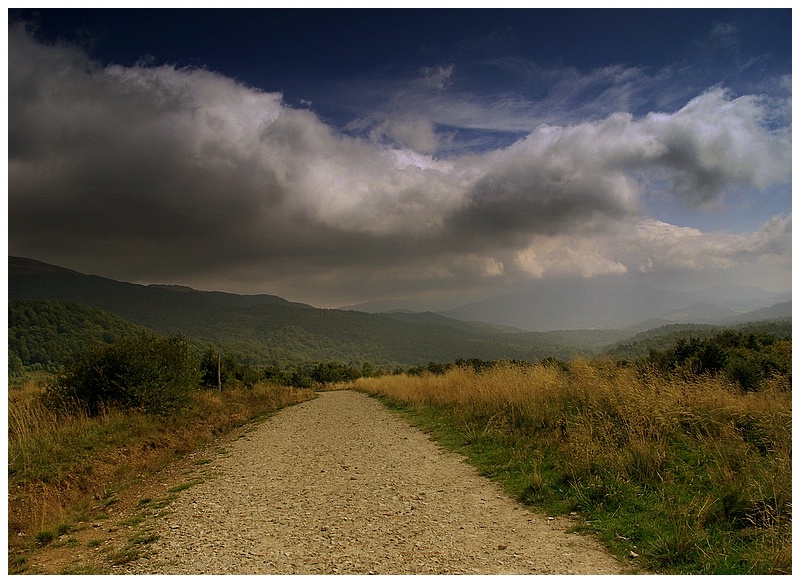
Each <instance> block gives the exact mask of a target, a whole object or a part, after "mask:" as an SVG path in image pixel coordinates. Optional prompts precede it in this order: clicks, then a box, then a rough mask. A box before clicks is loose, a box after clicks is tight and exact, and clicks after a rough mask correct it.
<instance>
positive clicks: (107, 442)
mask: <svg viewBox="0 0 800 583" xmlns="http://www.w3.org/2000/svg"><path fill="white" fill-rule="evenodd" d="M46 382H47V380H46V379H42V378H40V379H33V380H31V381H29V382H27V383H25V384H24V385H22V386H18V387H11V388H9V393H8V401H9V408H8V423H9V437H8V476H9V477H8V556H9V565H8V569H9V571H8V572H9V573H25V572H26V570H27V565H28V559H29V557H30V556H31V554H33V553H35V552H37V551H38V550H41V549H42V548H44V547H46V546H47V545H50V544H51V543H53V542H54V541H57V540H59V539H63V538H64V537H67V538H70V537H69V533H70V531H71V529H73V527H74V525H75V524H77V523H86V522H89V521H91V520H93V519H94V517H95V516H96V515H98V514H102V513H103V512H104V511H105V509H106V508H107V507H108V506H110V505H111V504H114V503H115V502H116V497H117V495H118V494H120V493H121V492H124V491H125V490H126V489H127V488H130V487H131V486H133V485H135V484H137V483H140V482H142V481H143V480H146V479H147V478H148V477H149V476H152V475H153V474H155V473H156V472H157V471H159V470H160V469H162V468H165V467H166V466H168V465H170V464H172V463H174V462H175V461H176V460H180V459H181V458H183V457H184V456H186V455H187V454H190V453H191V452H193V451H195V450H197V449H199V448H200V447H201V446H203V445H204V444H206V443H208V442H210V441H211V440H212V439H214V438H215V437H218V436H221V435H223V434H226V433H227V432H230V431H231V430H233V429H235V428H238V427H241V426H242V425H245V424H246V423H249V422H252V421H256V420H259V419H262V418H265V417H267V416H269V415H271V414H273V413H274V412H276V411H277V410H279V409H281V408H283V407H285V406H288V405H292V404H295V403H299V402H302V401H305V400H308V399H310V398H313V395H314V393H313V391H311V390H297V389H292V388H289V387H283V386H278V385H268V384H259V385H256V386H255V387H253V388H252V389H244V388H242V389H225V390H223V391H221V392H220V391H217V390H200V389H198V390H196V391H195V392H194V393H193V394H192V398H191V401H190V403H189V405H188V406H187V407H186V408H185V409H183V410H182V411H181V412H180V413H177V414H175V415H172V416H169V417H159V416H153V415H146V414H142V413H137V412H131V411H117V410H108V411H105V412H104V413H103V414H102V415H100V416H97V417H88V416H86V415H82V414H78V413H74V412H66V411H53V410H52V408H48V407H47V406H46V405H45V404H44V402H43V400H42V395H43V394H44V385H45V383H46ZM139 542H141V541H139Z"/></svg>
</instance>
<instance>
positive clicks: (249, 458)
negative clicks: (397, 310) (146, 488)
mask: <svg viewBox="0 0 800 583" xmlns="http://www.w3.org/2000/svg"><path fill="white" fill-rule="evenodd" d="M203 468H204V471H205V472H206V474H207V476H208V477H207V478H206V480H205V481H204V482H202V483H200V484H196V485H193V486H191V487H190V488H188V489H186V490H184V491H183V492H181V493H180V494H179V495H178V496H177V498H176V499H175V500H174V501H173V502H172V503H171V505H170V506H169V509H168V512H167V513H165V514H164V515H163V516H161V517H160V518H157V519H155V520H157V523H156V524H155V526H154V528H155V532H156V533H157V534H158V535H159V537H160V538H159V539H158V540H157V541H156V542H155V543H153V544H152V545H151V550H152V553H151V554H150V555H149V556H147V557H145V558H142V559H139V560H138V561H136V562H134V563H131V564H129V565H127V567H126V572H127V573H129V574H331V573H341V574H368V573H373V574H386V575H388V574H409V575H410V574H457V573H464V574H505V573H516V574H526V573H530V574H544V573H550V574H614V573H621V572H624V566H623V565H622V564H621V563H619V562H618V561H617V560H616V559H614V558H613V557H611V556H610V555H609V554H608V553H607V552H606V551H605V550H604V549H603V548H602V546H601V545H600V544H599V543H597V542H596V541H595V540H594V539H592V538H591V537H589V536H586V535H579V534H574V533H567V532H566V530H567V528H568V527H569V526H570V525H571V521H570V520H569V519H567V518H563V517H547V516H541V515H536V514H532V513H531V512H529V511H528V510H526V509H525V508H524V507H522V506H521V505H519V504H517V503H515V502H514V501H512V500H510V499H509V498H508V497H507V496H505V495H504V494H503V493H502V492H501V490H500V489H499V487H498V486H497V485H495V484H494V483H492V482H490V481H489V480H487V479H486V478H483V477H481V476H480V475H479V474H478V473H477V472H476V470H475V469H474V468H472V467H471V466H469V465H467V464H466V463H465V462H464V461H463V459H462V458H461V457H460V456H459V455H457V454H454V453H450V452H447V451H445V450H443V449H441V448H440V447H439V446H437V445H436V444H435V443H433V442H432V441H431V440H430V439H429V438H428V437H427V436H426V435H425V434H423V433H422V432H421V431H419V430H417V429H415V428H412V427H410V426H409V425H408V424H407V423H406V422H405V421H403V420H402V419H401V418H399V417H398V416H396V415H394V414H393V413H391V412H390V411H388V410H387V409H386V408H385V407H384V406H383V405H381V404H380V403H379V402H378V401H376V400H374V399H372V398H370V397H368V396H366V395H363V394H360V393H356V392H353V391H336V392H327V393H321V394H319V396H318V397H317V398H316V399H314V400H313V401H308V402H306V403H303V404H300V405H296V406H293V407H289V408H287V409H284V410H282V411H281V412H280V413H278V414H277V415H276V416H274V417H272V418H271V419H269V420H268V421H266V422H264V423H262V424H260V425H257V426H256V427H255V429H254V430H253V431H251V432H249V433H247V434H245V436H243V437H242V438H240V439H239V440H238V441H235V442H233V443H231V444H230V445H229V446H228V447H227V450H226V451H225V452H224V453H222V454H219V455H217V456H216V457H215V458H214V459H212V460H210V462H209V463H207V464H205V465H204V466H203Z"/></svg>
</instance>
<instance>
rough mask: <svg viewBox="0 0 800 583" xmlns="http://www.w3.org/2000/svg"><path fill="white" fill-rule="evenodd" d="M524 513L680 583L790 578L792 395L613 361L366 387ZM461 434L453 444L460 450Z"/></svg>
mask: <svg viewBox="0 0 800 583" xmlns="http://www.w3.org/2000/svg"><path fill="white" fill-rule="evenodd" d="M354 386H355V387H356V388H357V389H359V390H362V391H365V392H367V393H370V394H373V395H379V396H381V397H383V398H384V399H387V400H389V401H390V402H391V403H394V404H399V405H402V406H403V407H405V408H406V409H409V410H411V411H413V412H414V413H415V414H416V416H417V418H418V419H426V420H427V421H422V423H427V426H428V427H430V428H433V429H436V428H437V427H438V428H439V433H440V434H443V431H442V428H444V429H449V430H450V432H449V439H450V440H451V441H453V440H455V441H456V443H458V444H459V445H460V446H461V447H462V448H463V449H464V451H465V453H466V454H467V455H468V456H469V457H471V458H472V459H473V460H474V461H475V463H477V464H478V465H479V466H480V467H481V468H482V470H483V471H484V473H486V474H488V475H491V476H494V477H497V478H499V479H501V480H503V481H504V482H505V483H506V485H507V486H508V488H509V489H510V490H511V491H512V492H513V493H514V494H515V495H516V496H518V497H519V498H520V499H521V500H523V501H526V502H528V503H532V504H535V505H537V506H542V507H545V508H547V509H548V510H549V511H551V512H555V511H559V512H572V511H575V512H579V513H580V514H581V515H582V516H584V517H585V518H586V520H587V521H588V522H589V523H590V525H591V526H590V528H591V529H593V530H595V531H596V532H597V533H598V534H599V535H600V536H601V537H602V538H603V539H604V540H605V541H606V542H607V543H608V544H609V546H611V547H612V548H614V549H615V550H616V551H617V552H619V553H620V554H623V555H629V556H633V555H630V553H631V551H633V553H634V554H635V555H637V556H638V559H637V560H638V563H639V564H641V565H642V566H644V567H646V568H647V569H650V570H655V571H658V572H668V573H785V572H790V571H791V484H792V481H791V444H792V440H791V386H790V380H789V379H786V378H784V377H776V378H773V379H771V380H770V381H768V382H766V383H764V386H763V388H762V389H761V390H760V391H759V392H751V393H744V392H742V391H741V390H740V389H739V388H738V387H737V386H735V385H733V384H732V383H731V382H729V381H727V380H725V379H724V378H723V377H710V376H667V375H663V374H657V373H655V372H652V371H647V370H640V369H637V368H634V367H626V366H619V365H617V364H615V363H611V362H605V361H601V360H595V361H589V360H585V359H576V360H573V361H571V362H570V363H569V364H568V365H563V364H559V363H545V364H538V365H525V364H522V365H520V364H510V363H508V364H500V365H497V366H494V367H492V368H489V369H487V370H483V371H481V372H476V371H474V370H472V369H470V368H457V369H452V370H450V371H448V372H446V373H445V374H444V375H439V376H434V375H423V376H408V375H397V376H392V377H383V378H379V379H359V380H358V381H356V383H355V385H354ZM454 432H455V436H456V437H454Z"/></svg>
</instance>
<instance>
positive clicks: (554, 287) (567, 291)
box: [440, 278, 786, 331]
mask: <svg viewBox="0 0 800 583" xmlns="http://www.w3.org/2000/svg"><path fill="white" fill-rule="evenodd" d="M785 298H786V294H773V293H770V292H766V291H764V290H759V289H757V288H752V287H745V286H728V287H726V288H709V289H707V290H702V291H699V292H679V291H670V290H663V289H656V288H653V287H650V286H646V285H643V284H637V283H629V282H623V281H620V280H618V279H613V278H590V279H576V280H575V281H574V282H573V283H572V285H570V286H565V285H564V284H563V282H559V283H558V284H556V283H550V282H538V283H537V284H535V285H534V286H531V288H530V289H529V290H527V291H524V292H519V293H514V294H507V295H503V296H497V297H492V298H488V299H485V300H481V301H478V302H473V303H470V304H466V305H464V306H461V307H460V308H457V309H454V310H448V311H444V312H440V313H441V314H442V315H444V316H447V317H450V318H457V319H461V320H467V321H483V322H491V323H493V324H498V325H502V326H515V327H518V328H524V329H527V330H538V331H545V330H565V329H566V330H572V329H594V328H607V329H622V328H630V327H633V326H637V325H639V324H641V323H642V322H645V321H649V320H653V319H654V318H656V319H659V320H660V321H661V323H671V322H676V321H683V322H697V321H702V322H708V321H716V320H719V319H720V318H725V317H734V316H736V315H743V314H744V313H745V312H746V311H750V310H755V309H760V308H766V307H769V306H771V305H773V304H775V303H777V302H778V301H785Z"/></svg>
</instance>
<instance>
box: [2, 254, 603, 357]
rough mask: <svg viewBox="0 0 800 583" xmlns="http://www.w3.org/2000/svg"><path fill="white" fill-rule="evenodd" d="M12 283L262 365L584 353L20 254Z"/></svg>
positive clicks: (448, 322)
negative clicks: (136, 279) (150, 280)
mask: <svg viewBox="0 0 800 583" xmlns="http://www.w3.org/2000/svg"><path fill="white" fill-rule="evenodd" d="M8 289H9V299H10V300H12V301H22V300H50V301H59V302H68V303H73V304H80V305H85V306H92V307H96V308H100V309H102V310H104V311H106V312H108V313H110V314H113V315H115V316H118V317H119V318H122V319H124V320H127V321H129V322H131V323H133V324H136V325H138V326H144V327H146V328H150V329H152V330H155V331H157V332H159V333H161V334H177V333H180V334H184V335H185V336H187V337H189V338H191V339H194V340H197V341H201V342H207V343H213V344H215V345H216V346H218V347H219V348H221V349H222V350H223V351H225V352H228V353H231V354H236V355H237V357H239V358H241V359H242V360H244V361H245V362H250V363H253V364H259V365H268V364H269V365H285V364H287V363H292V362H302V361H325V360H339V361H344V362H371V363H374V364H382V365H393V364H402V365H420V364H427V363H428V362H430V361H436V362H451V361H453V360H457V359H467V358H481V359H486V360H494V359H501V358H508V359H521V360H536V359H539V358H544V357H547V356H556V357H558V358H569V356H571V355H572V354H574V353H575V352H576V351H580V350H586V345H585V344H582V343H581V342H580V341H576V342H564V341H563V339H562V338H553V337H552V334H550V333H530V332H521V331H519V332H518V331H515V330H513V329H509V328H502V327H498V326H493V325H489V324H483V323H471V322H462V321H459V320H453V319H450V318H445V317H443V316H438V315H435V314H412V315H399V314H367V313H364V312H355V311H344V310H328V309H317V308H314V307H312V306H308V305H306V304H299V303H293V302H289V301H287V300H284V299H282V298H279V297H277V296H269V295H253V296H241V295H236V294H228V293H221V292H204V291H197V290H193V289H190V288H185V287H178V286H144V285H137V284H132V283H125V282H119V281H115V280H111V279H107V278H103V277H98V276H92V275H84V274H81V273H78V272H75V271H71V270H68V269H63V268H60V267H56V266H52V265H47V264H44V263H41V262H37V261H33V260H29V259H22V258H16V257H9V284H8ZM610 341H611V340H609V341H608V342H610Z"/></svg>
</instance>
